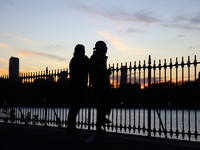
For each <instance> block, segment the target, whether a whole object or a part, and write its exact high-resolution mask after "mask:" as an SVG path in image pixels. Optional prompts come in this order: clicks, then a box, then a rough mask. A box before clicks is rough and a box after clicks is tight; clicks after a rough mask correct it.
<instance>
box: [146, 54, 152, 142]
mask: <svg viewBox="0 0 200 150" xmlns="http://www.w3.org/2000/svg"><path fill="white" fill-rule="evenodd" d="M150 92H151V56H150V55H149V60H148V100H147V101H148V138H150V137H151V104H150V103H151V102H150V100H151V93H150Z"/></svg>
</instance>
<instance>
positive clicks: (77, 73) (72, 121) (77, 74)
mask: <svg viewBox="0 0 200 150" xmlns="http://www.w3.org/2000/svg"><path fill="white" fill-rule="evenodd" d="M69 69H70V90H71V93H72V103H71V107H70V110H69V114H68V126H67V129H76V116H77V114H78V113H79V110H80V108H81V104H82V101H83V96H84V92H85V90H86V88H87V83H88V70H89V58H88V57H87V56H85V47H84V46H83V45H81V44H78V45H76V47H75V49H74V57H73V58H72V59H71V61H70V64H69Z"/></svg>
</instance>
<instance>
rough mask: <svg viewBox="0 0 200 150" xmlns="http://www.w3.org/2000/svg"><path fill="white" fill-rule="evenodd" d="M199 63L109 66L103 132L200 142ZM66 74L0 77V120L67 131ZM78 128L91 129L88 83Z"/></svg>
mask: <svg viewBox="0 0 200 150" xmlns="http://www.w3.org/2000/svg"><path fill="white" fill-rule="evenodd" d="M199 64H200V62H198V61H197V59H196V56H195V57H194V61H192V62H191V60H190V57H188V59H187V61H186V62H185V61H184V59H183V58H182V60H181V62H178V59H177V58H176V61H175V62H174V63H173V61H172V59H170V62H169V63H167V61H166V60H164V63H163V64H162V63H161V60H159V62H158V64H156V62H155V61H153V62H152V61H151V58H150V56H149V59H148V62H147V63H146V62H145V61H144V62H143V63H141V61H139V63H138V64H137V63H136V62H134V63H133V64H132V63H129V64H128V63H125V64H120V65H119V64H116V65H114V64H113V65H109V67H110V68H111V70H112V74H111V76H110V81H111V85H112V99H111V101H112V110H111V113H110V115H109V116H107V117H108V119H109V120H111V123H110V124H106V125H105V128H106V130H107V131H108V132H118V133H126V134H139V135H145V136H148V137H151V136H157V137H163V138H175V139H186V140H189V141H190V140H192V141H200V133H199V130H200V119H199V118H200V117H199V116H200V98H199V91H200V74H199V75H198V71H199V70H200V66H199ZM68 81H69V73H68V70H55V71H49V70H48V69H47V70H46V71H44V72H32V73H25V74H22V75H20V76H15V77H12V78H9V77H8V76H1V78H0V83H1V85H0V91H1V101H0V103H1V108H0V109H1V110H0V111H1V112H0V121H1V122H7V123H17V124H19V123H20V124H32V125H42V126H59V127H66V124H67V115H68V112H69V109H68V108H69V106H70V101H71V99H70V92H69V82H68ZM82 107H83V108H82V109H81V110H80V113H79V115H78V117H77V127H78V128H83V129H87V130H95V129H96V126H95V125H96V114H97V109H96V108H97V107H98V106H97V103H96V96H95V95H94V94H93V92H92V87H90V84H88V89H87V91H86V93H85V101H84V103H83V106H82Z"/></svg>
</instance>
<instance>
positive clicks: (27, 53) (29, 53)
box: [0, 43, 68, 61]
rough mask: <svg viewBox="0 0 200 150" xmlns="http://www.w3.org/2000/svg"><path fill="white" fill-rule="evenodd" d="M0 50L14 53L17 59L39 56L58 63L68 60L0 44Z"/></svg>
mask: <svg viewBox="0 0 200 150" xmlns="http://www.w3.org/2000/svg"><path fill="white" fill-rule="evenodd" d="M0 48H4V49H8V50H10V51H14V52H15V53H16V55H17V57H34V56H39V57H44V58H48V59H54V60H58V61H65V60H68V59H67V58H64V57H61V56H57V55H53V54H45V53H41V52H35V51H31V50H24V49H19V48H15V47H12V46H10V45H7V44H3V43H0Z"/></svg>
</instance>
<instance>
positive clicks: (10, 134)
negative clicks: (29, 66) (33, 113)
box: [0, 123, 200, 150]
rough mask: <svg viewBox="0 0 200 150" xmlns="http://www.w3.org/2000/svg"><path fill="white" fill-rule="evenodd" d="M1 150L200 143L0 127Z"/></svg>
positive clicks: (171, 148)
mask: <svg viewBox="0 0 200 150" xmlns="http://www.w3.org/2000/svg"><path fill="white" fill-rule="evenodd" d="M0 149H1V150H11V149H15V150H25V149H26V150H27V149H28V150H46V149H47V150H64V149H66V150H147V149H149V150H197V149H198V150H200V142H186V141H180V140H167V139H161V138H151V139H148V138H147V137H144V136H134V135H125V134H119V133H118V134H116V133H103V134H97V135H96V134H95V132H94V131H91V132H88V131H84V130H78V131H76V132H73V133H67V132H66V130H65V129H64V128H55V127H39V126H25V125H16V124H14V125H11V124H4V123H0Z"/></svg>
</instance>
